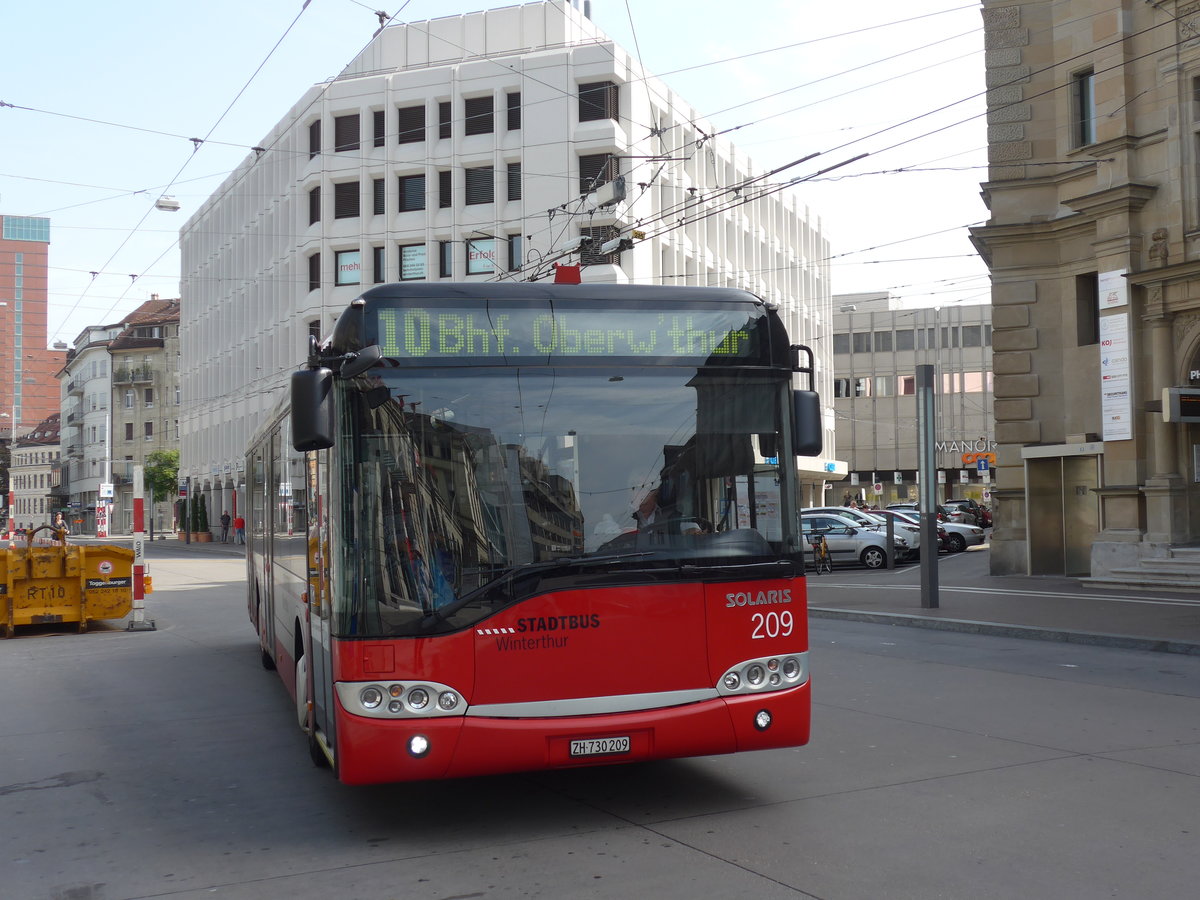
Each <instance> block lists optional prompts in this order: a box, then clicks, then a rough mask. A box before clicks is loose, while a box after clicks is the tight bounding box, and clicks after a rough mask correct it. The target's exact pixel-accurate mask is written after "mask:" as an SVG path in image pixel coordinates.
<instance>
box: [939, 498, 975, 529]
mask: <svg viewBox="0 0 1200 900" xmlns="http://www.w3.org/2000/svg"><path fill="white" fill-rule="evenodd" d="M942 506H945V507H946V508H947V509H961V510H962V511H963V521H965V522H966V523H967V524H968V525H980V526H982V525H983V512H982V511H981V507H980V506H979V504H978V503H977V502H976V501H974V500H972V499H970V498H969V497H968V498H965V499H961V500H947V501H946V502H945V503H943V504H942Z"/></svg>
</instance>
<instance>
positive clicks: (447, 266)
mask: <svg viewBox="0 0 1200 900" xmlns="http://www.w3.org/2000/svg"><path fill="white" fill-rule="evenodd" d="M453 275H454V241H438V277H439V278H451V277H453Z"/></svg>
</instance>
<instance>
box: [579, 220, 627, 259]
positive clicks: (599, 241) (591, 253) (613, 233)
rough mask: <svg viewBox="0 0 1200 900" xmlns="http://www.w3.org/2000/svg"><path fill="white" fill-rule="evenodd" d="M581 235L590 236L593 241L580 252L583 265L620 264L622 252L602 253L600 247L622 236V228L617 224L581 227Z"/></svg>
mask: <svg viewBox="0 0 1200 900" xmlns="http://www.w3.org/2000/svg"><path fill="white" fill-rule="evenodd" d="M579 236H580V237H590V238H591V239H592V243H591V245H590V246H588V247H587V248H585V249H583V250H581V251H580V252H579V264H580V265H581V266H606V265H607V266H619V265H620V264H621V253H620V251H617V252H616V253H601V252H600V248H601V247H602V246H604V245H605V244H606V243H608V242H609V241H611V240H612V239H613V238H616V237H620V236H621V230H620V229H619V228H617V226H615V225H601V226H599V227H596V228H580V229H579Z"/></svg>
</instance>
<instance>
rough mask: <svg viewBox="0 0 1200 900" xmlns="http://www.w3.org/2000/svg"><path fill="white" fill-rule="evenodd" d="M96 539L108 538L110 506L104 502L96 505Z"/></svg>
mask: <svg viewBox="0 0 1200 900" xmlns="http://www.w3.org/2000/svg"><path fill="white" fill-rule="evenodd" d="M96 537H98V538H106V537H108V504H107V503H104V502H100V503H97V504H96Z"/></svg>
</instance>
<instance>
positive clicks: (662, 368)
mask: <svg viewBox="0 0 1200 900" xmlns="http://www.w3.org/2000/svg"><path fill="white" fill-rule="evenodd" d="M802 358H803V359H804V360H806V361H807V363H808V365H807V366H802V365H801V362H802ZM797 373H807V374H808V376H809V384H808V389H796V388H795V386H794V384H793V382H794V381H795V380H796V379H797V377H798V376H797ZM811 380H812V354H811V352H810V351H808V349H807V348H804V347H798V346H794V345H791V344H790V343H789V342H788V338H787V335H786V333H785V331H784V328H783V324H782V322H781V321H780V318H779V316H778V314H777V312H776V310H775V309H774V308H773V307H772V306H770V305H768V304H766V303H764V302H763V301H761V300H760V299H758V298H757V297H754V296H753V295H751V294H748V293H745V292H743V291H737V290H730V289H718V288H674V287H643V286H637V285H620V286H617V285H539V284H530V283H519V284H516V283H514V284H493V283H486V284H485V283H479V284H445V283H437V282H434V283H415V282H411V283H407V284H396V285H382V286H379V287H376V288H372V289H371V290H368V291H366V292H365V293H364V294H363V295H362V296H361V297H359V298H358V299H356V300H355V301H353V302H352V303H351V304H350V306H349V308H348V309H347V310H346V311H344V312H343V313H342V314H341V316H340V318H339V319H338V321H337V323H336V325H335V326H334V328H333V331H332V333H331V335H330V337H329V338H328V339H326V340H325V341H324V342H323V343H322V344H320V346H317V343H316V341H313V346H312V350H311V356H310V359H309V361H308V366H307V367H306V368H305V369H303V370H301V371H299V372H296V373H294V374H293V376H292V385H291V396H290V397H289V398H288V400H287V402H285V403H284V404H282V405H281V406H280V408H279V409H278V410H277V412H276V414H275V415H273V416H272V417H271V418H270V419H269V420H267V421H266V422H264V424H263V425H262V427H261V428H260V429H259V431H258V433H257V434H256V436H255V438H254V439H253V441H252V443H251V445H250V447H249V450H248V454H247V473H248V476H249V477H248V482H249V503H248V506H249V516H248V520H249V526H250V527H249V529H248V531H249V535H248V539H249V543H250V547H249V549H248V560H249V563H248V564H249V613H250V618H251V620H252V621H253V623H254V625H255V627H256V629H257V631H258V634H259V640H260V645H261V649H262V659H263V664H264V666H266V667H268V668H276V669H277V670H278V671H279V674H280V676H281V677H282V679H283V681H284V683H285V684H286V685H287V687H288V689H289V690H290V691H291V692H292V693H293V694H294V697H295V700H296V711H297V718H298V721H299V724H300V726H301V727H302V728H303V730H304V731H305V733H306V734H307V735H308V740H309V747H310V751H311V753H312V756H313V759H314V761H315V762H317V763H318V764H322V765H324V764H328V765H331V766H332V767H333V769H334V771H335V772H336V774H337V777H338V778H339V779H341V780H342V781H343V782H346V783H348V784H363V783H372V782H392V781H408V780H417V779H432V778H451V777H460V776H469V775H481V774H486V773H498V772H513V771H521V770H530V769H545V768H555V767H567V766H580V765H596V764H606V763H618V762H630V761H635V760H648V759H662V758H668V757H683V756H697V755H707V754H717V753H732V752H737V751H743V750H757V749H765V748H773V747H791V746H798V745H802V744H804V743H806V742H807V741H808V735H809V710H810V697H809V678H808V627H807V612H806V609H807V607H806V597H805V583H804V556H803V552H802V549H803V545H802V543H801V535H800V524H799V510H798V508H797V507H798V504H797V498H798V496H799V492H798V489H797V473H796V466H795V463H794V460H795V457H796V456H797V455H809V456H811V455H816V454H818V453H819V452H820V443H821V439H820V435H821V429H820V418H819V409H818V407H819V402H818V398H817V395H816V394H815V393H814V392H813V391H812V390H811V386H812V385H811Z"/></svg>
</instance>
